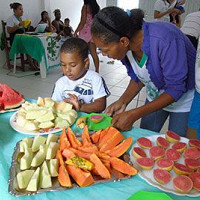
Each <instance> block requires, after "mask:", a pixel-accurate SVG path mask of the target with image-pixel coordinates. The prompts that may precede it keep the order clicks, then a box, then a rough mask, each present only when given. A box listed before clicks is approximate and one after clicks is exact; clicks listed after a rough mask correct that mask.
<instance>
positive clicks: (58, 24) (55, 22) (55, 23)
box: [52, 9, 64, 34]
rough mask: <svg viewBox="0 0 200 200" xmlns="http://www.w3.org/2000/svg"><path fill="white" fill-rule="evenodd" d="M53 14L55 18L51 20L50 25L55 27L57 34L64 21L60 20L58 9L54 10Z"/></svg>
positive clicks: (61, 28)
mask: <svg viewBox="0 0 200 200" xmlns="http://www.w3.org/2000/svg"><path fill="white" fill-rule="evenodd" d="M54 16H55V19H54V20H53V21H52V25H53V26H54V27H55V28H56V33H57V34H59V33H60V32H61V31H63V28H64V23H63V22H62V21H61V20H60V19H61V12H60V10H59V9H56V10H54Z"/></svg>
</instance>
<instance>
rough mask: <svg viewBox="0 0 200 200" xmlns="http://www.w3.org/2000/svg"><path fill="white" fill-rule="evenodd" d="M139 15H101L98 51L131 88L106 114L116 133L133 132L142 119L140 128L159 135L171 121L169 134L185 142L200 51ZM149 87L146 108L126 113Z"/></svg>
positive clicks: (95, 34)
mask: <svg viewBox="0 0 200 200" xmlns="http://www.w3.org/2000/svg"><path fill="white" fill-rule="evenodd" d="M143 17H144V13H143V11H142V10H140V9H135V10H131V11H129V12H128V13H127V12H125V11H123V10H122V9H120V8H117V7H107V8H104V9H102V10H101V11H100V12H99V13H98V14H97V15H96V17H95V19H94V21H93V24H92V27H91V33H92V38H93V41H94V42H95V44H96V45H97V47H99V48H100V49H101V51H102V53H103V55H106V56H108V57H110V58H114V59H118V60H121V61H122V63H123V64H124V65H125V66H126V68H127V71H128V75H129V76H130V77H131V80H130V83H129V85H128V87H127V89H126V91H125V92H124V93H123V95H122V96H121V97H120V98H119V100H117V101H116V102H114V103H113V104H111V105H110V106H109V107H108V108H107V109H106V110H105V112H106V113H107V114H108V115H111V116H114V117H113V120H112V123H113V125H114V126H115V127H116V128H119V129H121V130H128V129H130V128H131V127H132V125H133V123H134V122H135V121H136V120H138V119H140V118H142V120H141V128H146V129H149V130H152V131H157V132H159V131H160V130H161V128H162V126H163V124H164V123H165V121H166V119H167V117H168V116H169V130H171V131H174V132H176V133H178V134H179V135H181V136H185V134H186V129H187V120H188V114H189V111H190V107H191V103H192V99H193V93H194V68H195V57H196V50H195V49H194V47H193V46H192V44H191V42H190V41H189V39H188V38H187V37H186V36H185V35H184V34H183V33H182V32H181V31H180V30H179V29H178V28H176V27H175V26H174V25H172V24H169V23H165V22H145V21H143ZM144 86H146V89H147V100H146V104H145V105H143V106H141V107H138V108H133V109H131V110H129V111H125V108H126V107H127V105H128V104H129V103H130V102H131V100H132V99H133V98H134V97H135V96H136V95H137V94H138V93H139V92H140V90H141V89H142V88H143V87H144Z"/></svg>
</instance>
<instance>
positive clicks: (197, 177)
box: [189, 172, 200, 191]
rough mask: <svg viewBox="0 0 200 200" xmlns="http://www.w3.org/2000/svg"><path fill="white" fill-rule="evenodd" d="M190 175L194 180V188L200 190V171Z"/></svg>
mask: <svg viewBox="0 0 200 200" xmlns="http://www.w3.org/2000/svg"><path fill="white" fill-rule="evenodd" d="M189 177H190V179H191V180H192V182H193V188H194V189H196V190H198V191H200V173H199V172H194V173H192V174H190V175H189Z"/></svg>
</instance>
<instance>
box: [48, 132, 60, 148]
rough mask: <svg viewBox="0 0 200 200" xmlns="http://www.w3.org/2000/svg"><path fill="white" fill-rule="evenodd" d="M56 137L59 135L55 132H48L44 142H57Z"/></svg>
mask: <svg viewBox="0 0 200 200" xmlns="http://www.w3.org/2000/svg"><path fill="white" fill-rule="evenodd" d="M58 138H59V135H55V134H52V133H51V134H49V135H48V137H47V141H46V144H47V145H49V144H50V142H57V141H58Z"/></svg>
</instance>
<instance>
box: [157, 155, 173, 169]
mask: <svg viewBox="0 0 200 200" xmlns="http://www.w3.org/2000/svg"><path fill="white" fill-rule="evenodd" d="M156 165H157V167H158V168H159V169H164V170H166V171H171V169H172V168H173V166H174V161H172V160H169V159H167V158H160V159H159V160H157V162H156Z"/></svg>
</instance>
